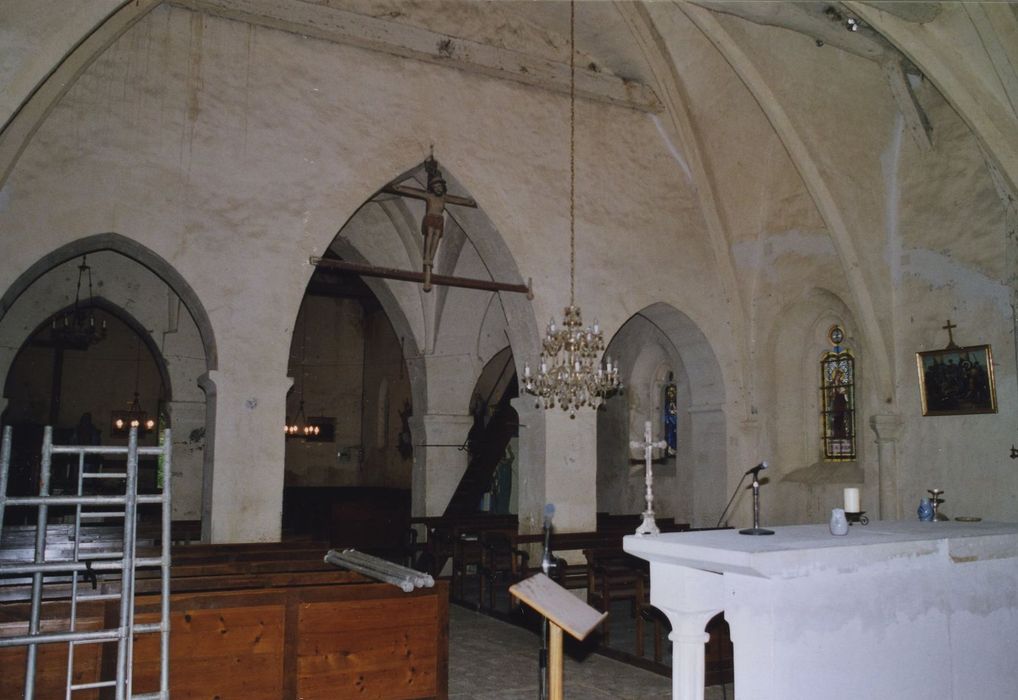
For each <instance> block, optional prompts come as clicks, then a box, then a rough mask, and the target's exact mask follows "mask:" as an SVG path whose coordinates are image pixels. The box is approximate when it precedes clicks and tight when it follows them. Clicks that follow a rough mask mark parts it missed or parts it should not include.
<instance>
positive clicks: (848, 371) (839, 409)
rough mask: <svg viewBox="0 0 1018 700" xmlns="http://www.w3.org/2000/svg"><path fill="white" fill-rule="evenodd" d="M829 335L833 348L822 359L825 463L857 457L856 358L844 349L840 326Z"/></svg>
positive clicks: (822, 440)
mask: <svg viewBox="0 0 1018 700" xmlns="http://www.w3.org/2000/svg"><path fill="white" fill-rule="evenodd" d="M827 336H828V338H829V339H830V341H831V345H832V346H833V349H832V350H830V351H828V352H825V353H824V354H823V357H821V358H820V406H821V408H820V440H821V443H822V444H823V452H824V460H826V461H829V462H843V461H849V460H854V459H855V458H856V440H855V436H856V432H855V357H853V355H852V353H851V352H849V351H848V350H847V349H844V348H842V347H841V343H842V342H843V341H844V339H845V332H844V331H843V330H842V329H841V327H840V326H831V329H830V330H829V331H828V333H827Z"/></svg>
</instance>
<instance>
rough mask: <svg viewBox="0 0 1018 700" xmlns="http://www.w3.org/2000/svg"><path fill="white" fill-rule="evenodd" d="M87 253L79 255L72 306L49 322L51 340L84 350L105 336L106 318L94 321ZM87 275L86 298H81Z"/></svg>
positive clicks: (90, 273)
mask: <svg viewBox="0 0 1018 700" xmlns="http://www.w3.org/2000/svg"><path fill="white" fill-rule="evenodd" d="M87 257H88V256H87V255H82V256H81V264H80V265H78V287H77V289H76V290H75V292H74V306H72V307H71V308H70V309H67V310H66V311H65V312H64V313H62V314H58V315H56V316H54V317H53V322H52V323H51V324H50V337H52V339H53V342H54V343H56V344H58V345H61V346H63V347H70V348H77V349H79V350H84V349H86V348H88V347H89V346H90V345H93V344H95V343H98V342H99V341H100V340H102V339H103V338H105V337H106V319H101V320H100V321H98V322H96V318H95V307H94V305H93V302H92V298H93V294H92V268H91V267H89V265H88V262H87V261H86V259H87ZM86 274H87V275H88V298H86V299H85V300H84V301H82V299H81V282H82V280H83V279H84V278H85V275H86Z"/></svg>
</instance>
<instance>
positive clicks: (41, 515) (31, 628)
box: [25, 425, 53, 700]
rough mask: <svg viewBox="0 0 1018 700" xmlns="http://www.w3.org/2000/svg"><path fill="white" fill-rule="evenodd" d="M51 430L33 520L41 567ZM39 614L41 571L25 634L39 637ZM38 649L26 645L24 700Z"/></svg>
mask: <svg viewBox="0 0 1018 700" xmlns="http://www.w3.org/2000/svg"><path fill="white" fill-rule="evenodd" d="M52 450H53V428H52V426H49V425H47V426H46V427H45V428H44V429H43V434H42V460H41V464H40V466H39V497H40V498H42V499H43V502H42V503H40V504H39V510H38V512H37V515H36V519H35V563H36V564H42V563H43V562H44V561H45V560H46V525H47V520H48V519H49V507H48V506H47V505H46V500H45V499H46V497H47V496H49V477H50V467H51V466H52V460H53V452H52ZM41 611H42V571H37V572H35V573H34V574H32V603H31V611H30V613H29V616H28V633H29V634H30V635H33V636H34V635H36V634H38V633H39V615H40V613H41ZM37 652H38V647H37V646H36V645H35V644H29V645H28V649H27V653H26V655H25V700H33V699H34V698H35V664H36V654H37Z"/></svg>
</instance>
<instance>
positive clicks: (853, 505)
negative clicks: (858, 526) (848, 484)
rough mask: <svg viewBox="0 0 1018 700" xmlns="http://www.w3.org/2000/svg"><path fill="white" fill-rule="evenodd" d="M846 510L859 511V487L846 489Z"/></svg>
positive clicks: (850, 511) (848, 511)
mask: <svg viewBox="0 0 1018 700" xmlns="http://www.w3.org/2000/svg"><path fill="white" fill-rule="evenodd" d="M845 512H846V513H858V512H859V489H856V488H849V489H845Z"/></svg>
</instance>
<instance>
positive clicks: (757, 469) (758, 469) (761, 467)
mask: <svg viewBox="0 0 1018 700" xmlns="http://www.w3.org/2000/svg"><path fill="white" fill-rule="evenodd" d="M766 468H767V461H766V460H764V461H763V462H760V464H758V465H756V466H755V467H753V468H752V469H750V470H749V471H747V472H746V473H745V474H743V476H749V475H750V474H752V475H753V478H754V479H755V478H756V477H757V475H758V474H759V473H760V472H761V471H762V470H764V469H766Z"/></svg>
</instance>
